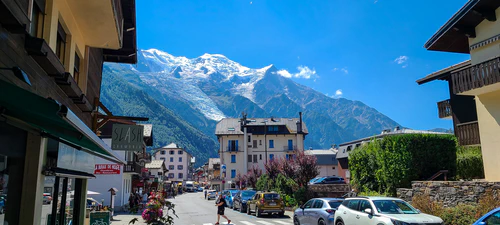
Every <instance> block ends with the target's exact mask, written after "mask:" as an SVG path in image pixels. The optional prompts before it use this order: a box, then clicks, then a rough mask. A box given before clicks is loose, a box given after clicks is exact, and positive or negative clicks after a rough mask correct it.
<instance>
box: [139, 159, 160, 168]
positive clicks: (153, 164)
mask: <svg viewBox="0 0 500 225" xmlns="http://www.w3.org/2000/svg"><path fill="white" fill-rule="evenodd" d="M162 166H163V160H153V161H151V162H150V163H146V165H144V167H146V168H147V169H161V167H162Z"/></svg>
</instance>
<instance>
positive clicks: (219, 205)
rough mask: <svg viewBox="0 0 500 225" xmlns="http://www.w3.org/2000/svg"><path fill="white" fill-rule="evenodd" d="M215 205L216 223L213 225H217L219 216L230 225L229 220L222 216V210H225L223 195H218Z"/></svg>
mask: <svg viewBox="0 0 500 225" xmlns="http://www.w3.org/2000/svg"><path fill="white" fill-rule="evenodd" d="M215 205H216V206H217V223H215V225H219V220H220V217H221V216H222V217H224V219H226V220H227V224H231V220H230V219H229V218H227V216H225V215H224V210H225V209H226V200H225V199H224V196H223V195H219V199H217V202H215Z"/></svg>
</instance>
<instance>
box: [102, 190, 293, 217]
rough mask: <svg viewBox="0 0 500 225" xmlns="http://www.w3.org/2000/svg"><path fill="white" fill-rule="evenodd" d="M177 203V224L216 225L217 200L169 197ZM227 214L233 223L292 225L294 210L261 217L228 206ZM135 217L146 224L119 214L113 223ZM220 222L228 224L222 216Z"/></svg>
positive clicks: (192, 195) (198, 195)
mask: <svg viewBox="0 0 500 225" xmlns="http://www.w3.org/2000/svg"><path fill="white" fill-rule="evenodd" d="M169 201H171V202H172V203H174V204H175V211H176V214H177V216H178V218H176V217H175V216H174V224H176V225H214V224H215V222H217V207H216V206H215V200H209V201H208V200H205V199H204V195H203V193H201V192H199V193H185V194H182V195H180V196H177V197H176V198H175V199H169ZM225 215H226V216H227V217H228V218H229V219H230V220H231V224H233V225H292V224H293V220H292V216H293V213H292V212H286V213H285V216H284V217H281V218H278V216H267V215H264V216H263V217H261V218H257V217H255V214H252V215H247V214H246V213H240V212H237V211H234V210H232V209H229V208H226V210H225ZM133 218H139V223H135V224H136V225H143V224H145V223H144V221H143V220H142V218H141V217H140V215H130V214H119V215H115V216H114V221H112V222H111V224H112V225H128V222H129V221H130V220H132V219H133ZM220 224H227V221H226V220H225V219H223V218H222V217H221V220H220Z"/></svg>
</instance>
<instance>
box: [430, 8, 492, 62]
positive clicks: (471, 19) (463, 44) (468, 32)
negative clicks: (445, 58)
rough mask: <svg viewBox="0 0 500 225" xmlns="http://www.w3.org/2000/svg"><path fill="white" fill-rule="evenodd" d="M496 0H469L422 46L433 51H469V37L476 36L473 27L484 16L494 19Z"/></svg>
mask: <svg viewBox="0 0 500 225" xmlns="http://www.w3.org/2000/svg"><path fill="white" fill-rule="evenodd" d="M499 6H500V1H498V0H470V1H469V2H467V3H466V4H465V5H464V6H463V7H462V8H461V9H460V10H458V12H457V13H455V15H453V16H452V17H451V19H450V20H448V22H446V23H445V24H444V25H443V26H442V27H441V28H440V29H439V30H438V31H437V32H436V33H435V34H434V35H433V36H432V37H431V38H430V39H429V40H428V41H427V43H425V45H424V47H425V48H426V49H428V50H433V51H444V52H457V53H470V48H469V37H471V38H474V37H476V34H475V27H476V26H477V25H479V24H480V23H481V22H482V21H483V20H484V19H485V18H486V19H488V20H490V21H494V20H496V16H495V10H496V9H497V8H498V7H499Z"/></svg>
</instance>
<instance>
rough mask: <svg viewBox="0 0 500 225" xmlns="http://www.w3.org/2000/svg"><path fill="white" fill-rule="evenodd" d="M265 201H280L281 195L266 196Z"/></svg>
mask: <svg viewBox="0 0 500 225" xmlns="http://www.w3.org/2000/svg"><path fill="white" fill-rule="evenodd" d="M264 199H266V200H277V199H280V195H279V194H264Z"/></svg>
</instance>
